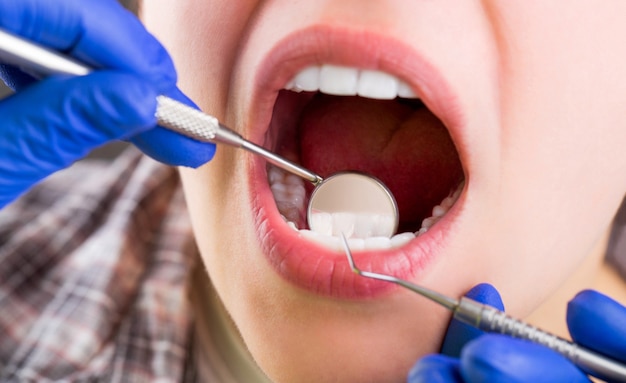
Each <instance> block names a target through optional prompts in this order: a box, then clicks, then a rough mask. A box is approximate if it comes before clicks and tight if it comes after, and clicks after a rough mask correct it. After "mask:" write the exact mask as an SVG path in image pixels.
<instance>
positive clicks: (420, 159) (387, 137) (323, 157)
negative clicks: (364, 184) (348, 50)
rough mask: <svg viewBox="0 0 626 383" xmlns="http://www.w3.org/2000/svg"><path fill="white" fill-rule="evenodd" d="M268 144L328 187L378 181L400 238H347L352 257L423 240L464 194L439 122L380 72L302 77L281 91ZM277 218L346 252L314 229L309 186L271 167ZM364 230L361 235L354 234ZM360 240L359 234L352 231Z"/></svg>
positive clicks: (316, 71)
mask: <svg viewBox="0 0 626 383" xmlns="http://www.w3.org/2000/svg"><path fill="white" fill-rule="evenodd" d="M269 136H270V137H272V138H273V139H272V141H273V142H272V143H271V144H272V146H273V147H274V150H275V151H276V152H277V153H278V154H280V155H282V156H284V157H286V158H289V159H290V160H292V161H294V162H296V163H300V164H302V165H304V166H305V167H306V168H308V169H310V170H312V171H313V172H315V173H317V174H319V175H321V176H322V177H323V178H326V177H328V176H330V175H332V174H335V173H337V172H340V171H359V172H364V173H367V174H370V175H373V176H375V177H376V178H378V179H380V180H381V181H382V182H383V183H384V184H385V185H387V187H389V189H390V190H391V192H392V193H393V195H394V196H395V197H396V201H397V203H398V209H399V212H400V217H399V220H400V224H399V232H398V233H397V234H396V235H395V236H393V237H392V238H386V237H379V236H373V237H367V236H366V232H377V231H379V230H377V228H370V227H363V226H365V225H363V226H362V227H361V229H362V230H364V231H365V232H363V233H360V232H358V230H357V231H356V232H355V233H354V234H355V235H354V236H355V238H350V239H349V244H350V245H351V248H353V249H355V250H380V249H389V248H395V247H400V246H401V245H403V244H405V243H407V242H408V241H410V240H412V239H413V238H415V237H416V236H419V235H421V234H424V233H426V232H427V231H428V229H429V228H430V227H432V226H433V225H434V224H436V223H437V221H438V220H439V219H440V218H441V217H442V216H444V215H445V213H447V211H448V210H449V209H450V207H452V205H453V204H454V202H456V199H457V198H458V196H459V194H460V190H461V189H460V188H461V185H462V183H463V178H464V177H463V169H462V167H461V163H460V160H459V156H458V153H457V152H456V148H455V146H454V143H453V142H452V139H451V137H450V135H449V133H448V131H447V129H446V128H445V126H444V125H443V123H442V122H441V121H440V120H439V119H438V118H437V117H436V116H435V115H434V114H433V113H432V112H431V111H430V110H429V109H428V108H427V107H426V106H425V105H424V103H423V102H422V101H421V100H420V99H419V97H418V96H417V95H416V94H415V93H414V92H413V90H412V89H411V88H410V87H409V86H408V85H407V83H405V82H404V81H402V80H400V79H398V78H397V77H395V76H394V75H391V74H389V73H385V72H382V71H377V70H363V69H360V68H356V67H345V66H336V65H329V64H324V65H321V66H317V65H316V66H311V67H307V68H305V69H303V70H301V71H300V72H299V73H297V74H296V75H295V76H294V78H293V79H292V80H291V81H289V83H288V84H287V85H286V86H285V89H284V90H282V91H281V92H280V94H279V95H278V98H277V100H276V103H275V106H274V112H273V116H272V123H271V124H270V129H269ZM268 174H269V183H270V188H271V189H272V193H273V195H274V199H275V201H276V206H277V208H278V211H279V212H280V213H281V215H282V216H283V218H284V219H285V222H287V224H288V225H289V226H290V227H291V228H293V229H294V230H297V231H298V232H299V233H300V235H301V236H304V237H306V238H308V239H310V240H312V241H316V242H319V243H321V244H323V245H325V246H327V247H329V248H331V249H337V250H340V249H341V244H340V242H339V240H338V237H336V236H330V235H324V234H321V233H317V232H315V231H311V230H309V227H308V226H307V223H306V222H307V219H306V216H305V214H306V205H307V203H308V200H309V196H310V193H311V189H312V187H311V185H309V184H307V183H305V181H303V180H302V179H300V178H298V177H296V176H293V175H291V174H287V173H285V172H284V171H283V170H281V169H278V168H276V167H272V166H270V167H269V169H268ZM356 228H359V226H356ZM353 231H354V230H353Z"/></svg>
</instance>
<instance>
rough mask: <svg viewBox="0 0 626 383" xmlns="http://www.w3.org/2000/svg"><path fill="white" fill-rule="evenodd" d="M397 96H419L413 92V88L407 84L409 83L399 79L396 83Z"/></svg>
mask: <svg viewBox="0 0 626 383" xmlns="http://www.w3.org/2000/svg"><path fill="white" fill-rule="evenodd" d="M398 97H402V98H419V97H417V95H416V94H415V92H413V89H412V88H411V87H410V86H409V84H407V83H406V82H404V81H400V82H399V83H398Z"/></svg>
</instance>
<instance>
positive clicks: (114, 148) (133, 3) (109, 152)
mask: <svg viewBox="0 0 626 383" xmlns="http://www.w3.org/2000/svg"><path fill="white" fill-rule="evenodd" d="M119 1H120V3H122V5H124V6H125V7H126V8H128V9H130V10H131V11H132V12H134V13H137V10H138V3H139V1H140V0H119ZM11 93H12V91H11V89H9V88H7V87H6V85H5V84H4V82H3V81H0V99H2V98H4V97H6V96H8V95H10V94H11ZM127 145H128V144H126V143H124V142H114V143H111V144H108V145H106V146H105V147H102V148H99V149H96V150H95V151H94V152H93V153H92V154H91V155H90V157H91V158H98V159H109V158H113V157H115V156H116V155H117V154H119V153H120V152H121V151H122V150H124V148H125V147H126V146H127Z"/></svg>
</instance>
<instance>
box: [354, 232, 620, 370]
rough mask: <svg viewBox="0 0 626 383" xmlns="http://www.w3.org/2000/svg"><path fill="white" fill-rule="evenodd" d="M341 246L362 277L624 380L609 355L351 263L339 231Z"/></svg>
mask: <svg viewBox="0 0 626 383" xmlns="http://www.w3.org/2000/svg"><path fill="white" fill-rule="evenodd" d="M342 240H343V247H344V250H345V253H346V257H347V258H348V262H349V263H350V268H351V269H352V271H353V272H354V273H356V274H358V275H361V276H363V277H366V278H371V279H377V280H380V281H385V282H390V283H395V284H397V285H400V286H402V287H404V288H407V289H409V290H411V291H413V292H415V293H417V294H419V295H421V296H423V297H425V298H428V299H430V300H432V301H434V302H436V303H439V304H440V305H441V306H443V307H445V308H446V309H448V310H450V311H452V313H453V314H452V316H453V318H454V319H456V320H458V321H461V322H463V323H466V324H468V325H470V326H473V327H475V328H478V329H480V330H483V331H485V332H491V333H500V334H504V335H509V336H512V337H514V338H520V339H526V340H529V341H531V342H534V343H538V344H540V345H543V346H546V347H548V348H550V349H552V350H554V351H556V352H558V353H559V354H561V355H563V356H565V357H566V358H567V359H569V360H570V361H571V362H572V363H574V364H575V365H576V366H578V368H580V369H581V370H582V371H584V372H585V373H587V374H589V375H593V376H595V377H597V378H600V379H603V380H606V381H610V382H626V365H624V364H623V363H619V362H617V361H615V360H613V359H610V358H608V357H606V356H604V355H601V354H598V353H596V352H594V351H591V350H588V349H586V348H584V347H582V346H580V345H578V344H576V343H573V342H570V341H568V340H565V339H563V338H560V337H558V336H556V335H553V334H550V333H548V332H546V331H543V330H540V329H538V328H537V327H534V326H532V325H529V324H527V323H524V322H522V321H520V320H518V319H515V318H513V317H511V316H509V315H507V314H505V313H504V312H503V311H500V310H497V309H495V308H493V307H491V306H488V305H485V304H483V303H480V302H477V301H475V300H473V299H470V298H466V297H462V298H461V299H460V300H456V299H454V298H450V297H448V296H445V295H443V294H440V293H438V292H436V291H433V290H430V289H427V288H425V287H422V286H419V285H416V284H414V283H411V282H408V281H405V280H402V279H399V278H396V277H393V276H391V275H385V274H378V273H373V272H369V271H362V270H360V269H359V268H358V267H357V266H356V264H355V263H354V258H353V257H352V252H351V251H350V248H349V246H348V240H347V239H346V237H345V235H343V234H342Z"/></svg>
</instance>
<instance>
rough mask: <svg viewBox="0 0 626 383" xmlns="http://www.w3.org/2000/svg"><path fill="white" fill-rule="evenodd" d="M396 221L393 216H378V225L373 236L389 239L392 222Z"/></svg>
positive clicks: (391, 233) (391, 232)
mask: <svg viewBox="0 0 626 383" xmlns="http://www.w3.org/2000/svg"><path fill="white" fill-rule="evenodd" d="M395 219H396V217H395V216H393V215H379V216H378V224H377V226H376V230H375V231H374V235H377V236H381V237H387V238H389V237H391V236H392V235H393V231H392V230H393V227H394V226H395V225H394V220H395Z"/></svg>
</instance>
